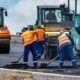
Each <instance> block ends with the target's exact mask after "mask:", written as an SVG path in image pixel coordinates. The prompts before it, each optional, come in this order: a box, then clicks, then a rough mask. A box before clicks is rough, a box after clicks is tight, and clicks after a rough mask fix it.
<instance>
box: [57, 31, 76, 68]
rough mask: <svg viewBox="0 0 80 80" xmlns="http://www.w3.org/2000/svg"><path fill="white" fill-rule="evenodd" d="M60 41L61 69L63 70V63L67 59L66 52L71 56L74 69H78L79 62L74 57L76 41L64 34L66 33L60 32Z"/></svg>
mask: <svg viewBox="0 0 80 80" xmlns="http://www.w3.org/2000/svg"><path fill="white" fill-rule="evenodd" d="M58 41H59V52H60V54H59V55H60V56H59V60H60V62H59V68H63V61H64V59H65V54H66V50H67V52H68V54H69V56H70V59H71V61H72V64H73V67H74V68H77V62H76V59H75V57H74V54H73V49H72V47H73V46H74V41H73V38H72V37H71V36H70V35H68V34H66V33H64V31H60V34H59V36H58Z"/></svg>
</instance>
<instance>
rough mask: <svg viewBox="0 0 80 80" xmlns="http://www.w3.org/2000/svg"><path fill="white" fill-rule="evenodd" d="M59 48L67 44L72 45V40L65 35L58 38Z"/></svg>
mask: <svg viewBox="0 0 80 80" xmlns="http://www.w3.org/2000/svg"><path fill="white" fill-rule="evenodd" d="M58 41H59V47H60V46H61V45H63V44H65V43H71V41H70V39H69V38H68V37H67V35H66V34H65V33H63V34H62V35H60V36H59V37H58Z"/></svg>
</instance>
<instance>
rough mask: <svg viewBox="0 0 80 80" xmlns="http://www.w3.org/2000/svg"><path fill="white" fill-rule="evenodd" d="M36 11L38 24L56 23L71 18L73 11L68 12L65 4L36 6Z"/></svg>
mask: <svg viewBox="0 0 80 80" xmlns="http://www.w3.org/2000/svg"><path fill="white" fill-rule="evenodd" d="M37 11H38V12H37V23H38V24H56V23H61V22H63V21H66V20H70V21H71V20H72V19H73V13H70V10H69V9H68V7H65V5H60V6H49V5H46V6H37Z"/></svg>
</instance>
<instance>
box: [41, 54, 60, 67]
mask: <svg viewBox="0 0 80 80" xmlns="http://www.w3.org/2000/svg"><path fill="white" fill-rule="evenodd" d="M58 57H59V55H57V56H56V57H55V58H53V59H52V60H50V61H49V62H48V63H41V64H40V68H45V67H47V66H48V65H49V64H51V63H52V62H53V61H54V60H56V59H57V58H58Z"/></svg>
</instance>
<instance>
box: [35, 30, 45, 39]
mask: <svg viewBox="0 0 80 80" xmlns="http://www.w3.org/2000/svg"><path fill="white" fill-rule="evenodd" d="M36 33H37V37H38V41H44V30H43V29H37V30H36Z"/></svg>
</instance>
